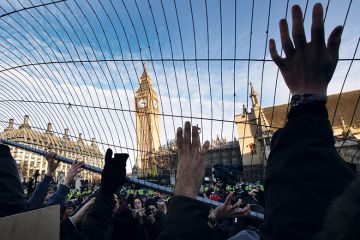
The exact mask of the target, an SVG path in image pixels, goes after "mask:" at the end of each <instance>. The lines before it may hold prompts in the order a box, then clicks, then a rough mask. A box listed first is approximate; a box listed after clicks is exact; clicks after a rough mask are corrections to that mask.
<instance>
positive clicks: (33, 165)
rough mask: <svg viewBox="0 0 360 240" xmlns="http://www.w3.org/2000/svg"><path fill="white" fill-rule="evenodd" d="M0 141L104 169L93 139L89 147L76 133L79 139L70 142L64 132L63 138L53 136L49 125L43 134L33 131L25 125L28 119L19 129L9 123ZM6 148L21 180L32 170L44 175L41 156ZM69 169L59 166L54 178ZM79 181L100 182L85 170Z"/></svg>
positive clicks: (100, 155)
mask: <svg viewBox="0 0 360 240" xmlns="http://www.w3.org/2000/svg"><path fill="white" fill-rule="evenodd" d="M0 138H4V139H7V140H11V141H15V142H19V143H23V144H26V145H29V146H32V147H35V148H38V149H41V150H45V151H52V152H55V153H57V154H59V155H61V156H64V157H67V158H70V159H73V160H79V161H85V163H87V164H90V165H93V166H96V167H100V168H102V167H103V165H104V156H103V154H102V153H101V151H100V149H99V147H98V146H97V144H96V140H95V138H93V139H92V141H91V143H90V144H86V142H85V140H84V139H83V137H82V134H81V133H80V134H79V137H78V138H77V139H76V140H73V139H72V138H71V137H70V135H69V130H68V129H65V132H64V134H63V135H62V136H61V137H59V136H57V135H55V134H54V132H53V130H52V124H51V123H48V125H47V130H46V131H45V132H40V131H36V130H34V129H32V128H31V126H30V124H29V116H28V115H26V116H25V117H24V121H23V123H22V124H21V125H20V126H19V128H15V127H14V119H10V120H9V123H8V126H7V127H6V128H5V129H4V131H3V132H2V133H0ZM10 148H11V154H12V156H13V157H14V159H15V160H16V163H17V166H18V170H19V174H20V176H21V177H23V178H25V179H28V178H29V177H31V176H33V174H34V173H35V171H36V170H39V173H40V175H44V174H45V172H46V169H47V163H46V159H45V158H44V157H43V156H40V155H37V154H35V153H32V152H28V151H25V150H22V149H19V148H16V147H10ZM69 168H70V165H69V164H66V163H60V165H59V166H58V168H57V170H56V173H55V177H58V176H59V175H62V176H64V175H65V174H66V172H67V170H68V169H69ZM81 177H82V178H83V179H84V180H86V179H87V180H90V181H92V180H97V179H99V178H100V176H99V175H98V174H95V173H92V172H90V171H87V170H84V171H82V172H81Z"/></svg>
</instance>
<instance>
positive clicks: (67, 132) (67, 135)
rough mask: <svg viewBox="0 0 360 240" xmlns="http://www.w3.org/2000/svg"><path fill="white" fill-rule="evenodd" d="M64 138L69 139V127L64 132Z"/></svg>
mask: <svg viewBox="0 0 360 240" xmlns="http://www.w3.org/2000/svg"><path fill="white" fill-rule="evenodd" d="M63 138H65V139H69V129H67V128H65V133H64V136H63Z"/></svg>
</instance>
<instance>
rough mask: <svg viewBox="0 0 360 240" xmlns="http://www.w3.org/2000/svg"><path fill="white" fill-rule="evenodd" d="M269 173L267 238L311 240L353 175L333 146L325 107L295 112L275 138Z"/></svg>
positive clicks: (318, 104)
mask: <svg viewBox="0 0 360 240" xmlns="http://www.w3.org/2000/svg"><path fill="white" fill-rule="evenodd" d="M271 145H272V146H271V153H270V156H269V159H268V162H267V165H266V172H265V220H264V224H263V225H262V227H261V232H262V238H263V239H274V240H275V239H276V240H281V239H292V240H296V239H306V240H308V239H311V237H313V236H314V235H315V234H316V233H318V232H319V231H320V229H321V225H322V222H323V220H324V217H325V215H326V212H327V210H328V208H329V206H330V204H331V202H332V201H333V199H335V198H336V197H338V196H339V195H340V194H341V193H342V192H343V190H344V189H345V188H346V186H347V185H348V184H349V183H350V182H351V181H352V179H353V173H352V172H351V170H350V169H349V168H348V167H347V166H346V164H345V162H344V160H343V159H342V158H341V157H340V156H339V154H338V153H337V151H336V149H335V147H334V137H333V132H332V130H331V126H330V122H329V120H328V114H327V110H326V107H325V103H322V102H316V103H310V104H304V105H299V106H296V107H294V108H292V109H291V111H290V113H289V115H288V122H287V123H286V125H285V127H284V128H283V129H281V130H278V131H277V132H276V133H275V134H274V136H273V139H272V144H271Z"/></svg>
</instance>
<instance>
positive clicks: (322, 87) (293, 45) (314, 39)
mask: <svg viewBox="0 0 360 240" xmlns="http://www.w3.org/2000/svg"><path fill="white" fill-rule="evenodd" d="M292 22H293V23H292V38H293V42H292V41H291V39H290V36H289V29H288V24H287V21H286V20H285V19H282V20H280V23H279V25H280V35H281V43H282V47H283V49H284V52H285V55H286V57H285V58H281V57H280V56H279V54H278V52H277V50H276V45H275V41H274V40H273V39H271V40H270V44H269V50H270V55H271V58H272V59H273V60H274V62H275V63H276V65H277V66H278V67H279V69H280V71H281V73H282V75H283V77H284V80H285V83H286V85H287V86H288V87H289V89H290V91H291V93H292V94H293V95H302V94H305V93H306V94H322V95H326V91H327V86H328V84H329V82H330V80H331V77H332V75H333V73H334V71H335V67H336V64H337V62H338V59H339V46H340V41H341V34H342V26H337V27H336V28H335V29H334V30H333V31H332V32H331V34H330V37H329V39H328V42H327V45H325V36H324V21H323V8H322V5H321V4H320V3H317V4H315V5H314V8H313V14H312V25H311V41H310V42H308V43H307V42H306V36H305V31H304V25H303V15H302V12H301V8H300V7H299V6H298V5H295V6H293V7H292Z"/></svg>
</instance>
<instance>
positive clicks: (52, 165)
mask: <svg viewBox="0 0 360 240" xmlns="http://www.w3.org/2000/svg"><path fill="white" fill-rule="evenodd" d="M55 156H56V153H53V152H46V153H45V159H46V162H47V169H46V173H45V174H46V175H47V176H49V177H52V175H53V174H54V172H55V170H56V169H57V167H58V166H59V161H56V162H55V159H54V158H55Z"/></svg>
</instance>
